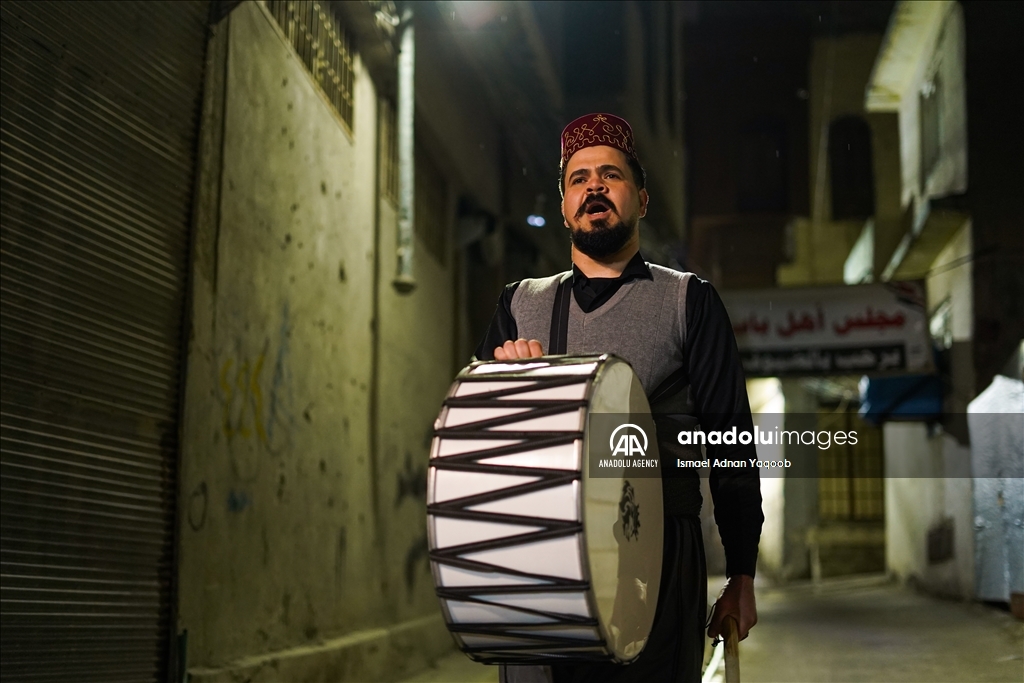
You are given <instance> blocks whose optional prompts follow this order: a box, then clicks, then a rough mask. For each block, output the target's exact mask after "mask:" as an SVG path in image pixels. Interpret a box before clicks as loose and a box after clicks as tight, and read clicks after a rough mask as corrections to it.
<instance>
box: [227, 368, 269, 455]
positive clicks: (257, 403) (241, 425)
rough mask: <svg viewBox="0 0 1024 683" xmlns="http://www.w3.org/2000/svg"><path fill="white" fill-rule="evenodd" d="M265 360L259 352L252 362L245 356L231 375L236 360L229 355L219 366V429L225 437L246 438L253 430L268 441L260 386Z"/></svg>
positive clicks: (260, 437)
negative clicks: (220, 427)
mask: <svg viewBox="0 0 1024 683" xmlns="http://www.w3.org/2000/svg"><path fill="white" fill-rule="evenodd" d="M264 359H265V357H264V354H262V353H261V354H260V355H259V356H257V357H256V360H255V361H254V362H252V363H250V362H249V360H248V359H246V360H243V361H242V362H241V363H239V364H238V370H237V371H236V372H235V373H234V375H233V376H232V368H233V367H234V366H235V359H233V358H229V359H227V360H226V361H224V363H223V364H222V365H221V366H220V388H221V391H222V392H223V394H224V401H223V406H224V411H223V424H222V429H223V432H224V436H226V437H227V438H228V439H231V438H233V437H235V436H240V437H242V438H246V439H247V438H249V437H250V436H252V433H253V431H254V430H255V432H256V437H257V438H258V439H259V440H260V441H261V442H262V443H263V444H264V445H266V444H267V431H266V429H265V428H264V426H263V392H262V390H261V389H260V374H261V373H262V372H263V362H264ZM236 391H237V394H236ZM236 397H237V399H238V401H237V407H236ZM250 423H251V424H252V427H251V428H250Z"/></svg>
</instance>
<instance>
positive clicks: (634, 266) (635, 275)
mask: <svg viewBox="0 0 1024 683" xmlns="http://www.w3.org/2000/svg"><path fill="white" fill-rule="evenodd" d="M572 278H573V283H574V284H575V283H577V282H580V283H586V282H589V281H590V280H592V279H593V280H624V281H629V280H637V279H640V280H653V279H654V276H653V275H651V269H650V268H648V267H647V263H646V262H645V261H644V257H643V255H642V254H641V253H640V252H639V251H638V252H636V253H635V254H633V258H631V259H629V263H627V264H626V267H625V268H623V269H622V274H621V275H619V276H618V277H608V278H597V277H595V278H589V277H587V276H586V275H585V274H584V273H583V271H582V270H580V269H579V267H578V266H577V265H576V264H575V263H574V264H572Z"/></svg>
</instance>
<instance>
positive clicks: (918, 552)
mask: <svg viewBox="0 0 1024 683" xmlns="http://www.w3.org/2000/svg"><path fill="white" fill-rule="evenodd" d="M971 252H972V241H971V224H970V223H969V222H968V223H966V224H965V225H964V226H963V228H961V229H960V230H959V231H958V232H957V233H956V235H954V236H953V238H952V239H951V240H950V242H949V244H948V245H947V246H946V248H945V249H943V250H942V252H941V253H940V254H939V255H938V257H937V258H936V259H935V261H934V262H933V263H932V266H931V271H932V273H933V275H932V276H931V277H929V278H928V287H927V290H928V309H929V310H930V311H931V310H934V309H935V308H936V307H937V306H938V305H939V304H940V303H941V302H943V301H945V300H947V299H948V300H949V302H950V323H951V328H952V337H953V339H952V341H953V346H952V348H951V349H950V362H951V366H952V367H951V371H950V374H949V379H950V382H951V384H950V386H949V387H948V389H947V394H948V397H947V402H946V409H947V411H949V415H948V416H947V418H946V423H945V424H943V426H942V427H941V428H940V431H939V432H932V433H929V430H928V427H927V425H925V424H924V423H888V424H886V425H885V426H884V428H883V435H884V439H885V453H886V458H885V463H886V464H885V466H886V481H885V484H886V488H885V524H886V529H885V530H886V566H887V568H888V570H889V571H891V572H892V573H894V574H895V575H897V576H899V577H900V578H901V579H903V580H908V581H914V582H916V583H918V584H919V585H920V586H922V587H923V588H925V589H927V590H929V591H932V592H934V593H939V594H943V595H949V596H953V597H961V598H970V597H972V596H973V595H974V527H973V513H972V499H971V491H972V481H971V478H970V467H971V465H970V449H969V447H968V445H967V437H966V425H965V424H964V422H965V420H964V415H963V414H964V412H965V411H966V399H967V398H968V397H969V396H971V391H972V388H973V374H972V373H971V357H970V351H969V349H970V343H971V335H972V333H973V322H974V314H973V296H972V293H971V290H972V276H971V271H972V264H971V262H970V258H969V257H970V255H971ZM965 349H966V350H965ZM944 520H948V521H951V522H952V525H953V556H952V558H950V559H948V560H944V561H942V562H938V563H935V564H929V562H928V555H927V539H928V532H929V530H932V529H935V528H937V527H938V526H939V525H940V524H941V523H943V521H944Z"/></svg>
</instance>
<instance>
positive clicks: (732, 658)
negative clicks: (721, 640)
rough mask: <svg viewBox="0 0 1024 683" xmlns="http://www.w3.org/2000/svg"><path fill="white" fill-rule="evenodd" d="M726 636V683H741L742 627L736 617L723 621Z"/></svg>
mask: <svg viewBox="0 0 1024 683" xmlns="http://www.w3.org/2000/svg"><path fill="white" fill-rule="evenodd" d="M722 631H723V632H724V634H725V683H740V626H739V624H738V623H736V618H735V617H726V618H725V619H723V620H722Z"/></svg>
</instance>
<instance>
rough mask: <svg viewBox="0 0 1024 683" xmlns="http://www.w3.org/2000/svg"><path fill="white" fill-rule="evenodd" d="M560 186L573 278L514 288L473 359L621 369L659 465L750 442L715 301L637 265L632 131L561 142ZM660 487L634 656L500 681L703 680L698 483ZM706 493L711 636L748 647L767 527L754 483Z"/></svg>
mask: <svg viewBox="0 0 1024 683" xmlns="http://www.w3.org/2000/svg"><path fill="white" fill-rule="evenodd" d="M560 173H561V176H560V180H559V190H560V191H561V193H562V216H563V217H564V224H565V227H566V228H567V229H568V230H569V231H570V233H569V234H570V239H571V242H572V264H573V265H572V270H571V271H570V272H566V273H560V274H558V275H555V276H553V277H548V278H542V279H528V280H523V281H522V282H517V283H513V284H511V285H508V286H507V287H506V288H505V291H504V292H503V294H502V296H501V298H500V300H499V302H498V307H497V310H496V312H495V316H494V319H493V320H492V321H491V325H490V327H489V329H488V331H487V333H486V335H485V337H484V340H483V341H482V342H481V344H480V347H479V348H478V349H477V353H476V355H477V357H478V358H480V359H484V360H489V359H497V360H509V359H516V358H530V357H536V356H541V355H543V354H544V353H545V351H548V352H551V353H569V354H574V355H579V354H590V353H614V354H616V355H618V356H620V357H622V358H624V359H625V360H627V361H629V362H630V364H631V365H632V366H633V369H634V371H635V372H636V373H637V375H638V377H639V378H640V381H641V383H642V384H643V387H644V390H645V391H646V393H647V395H648V398H649V399H650V402H651V410H652V413H654V417H655V423H656V425H657V428H658V444H659V449H660V452H661V455H662V462H663V463H667V462H672V463H674V462H675V460H676V458H683V459H690V460H693V459H700V457H699V454H695V453H693V452H689V453H687V452H685V451H684V450H683V448H684V447H682V446H680V445H679V444H678V441H677V439H676V435H677V434H678V432H679V431H680V430H681V429H692V428H693V427H694V426H695V423H697V422H699V423H700V427H701V428H702V429H703V430H704V431H705V432H707V431H710V430H722V431H727V430H730V429H732V428H733V427H736V428H738V429H739V430H748V431H752V429H753V427H752V421H751V417H750V407H749V403H748V401H747V394H746V385H745V383H744V380H743V374H742V370H741V367H740V364H739V354H738V351H737V349H736V340H735V338H734V336H733V333H732V327H731V325H730V323H729V319H728V316H727V315H726V313H725V309H724V307H723V305H722V302H721V300H720V299H719V297H718V294H717V293H716V292H715V290H714V289H713V288H712V287H711V285H710V284H708V283H707V282H705V281H703V280H701V279H699V278H697V277H696V276H694V275H693V274H691V273H680V272H677V271H674V270H670V269H668V268H662V267H660V266H657V265H651V264H648V263H645V262H644V260H643V257H642V256H641V255H640V251H639V245H640V232H639V222H640V219H641V218H643V217H644V215H645V214H646V213H647V203H648V199H649V198H648V194H647V190H646V189H644V186H645V174H644V170H643V168H642V166H641V165H640V161H639V159H638V158H637V155H636V150H635V147H634V141H633V132H632V129H631V128H630V126H629V124H628V123H626V121H624V120H623V119H621V118H619V117H617V116H613V115H611V114H590V115H587V116H583V117H580V118H578V119H576V120H575V121H573V122H572V123H570V124H569V125H568V126H567V127H566V128H565V130H564V131H563V132H562V156H561V164H560ZM570 290H571V296H569V292H570ZM707 451H708V452H707V457H709V458H715V457H718V458H728V459H730V460H745V459H747V458H753V457H756V453H755V451H754V447H753V445H748V446H743V445H739V444H736V445H731V446H708V447H707ZM662 474H663V489H664V503H665V549H664V564H663V571H662V582H661V586H662V588H661V592H660V594H659V599H658V607H657V612H656V615H655V619H654V625H653V626H652V630H651V635H650V637H649V639H648V642H647V645H646V647H645V648H644V651H643V652H642V653H641V655H640V656H639V657H638V658H637V660H635V661H634V662H633V663H631V664H629V665H628V666H621V665H614V664H565V665H556V666H552V667H551V668H550V669H548V668H547V667H525V666H508V667H503V670H502V672H501V676H502V679H503V680H506V681H510V682H514V681H543V680H549V681H552V680H553V681H554V682H555V683H563V682H566V681H572V682H574V683H575V682H581V683H582V682H583V681H586V682H588V683H590V682H600V681H616V682H618V681H645V682H646V681H659V682H660V681H679V682H684V681H699V680H700V674H701V664H702V660H703V653H704V633H703V630H704V625H705V618H706V616H707V597H706V586H707V577H706V572H707V570H706V566H705V563H704V547H703V540H702V537H701V528H700V507H701V502H702V501H701V494H700V480H699V475H698V474H697V472H696V471H694V470H672V469H671V468H667V467H664V465H663V473H662ZM710 486H711V493H712V497H713V499H714V503H715V519H716V522H717V523H718V527H719V531H720V532H721V537H722V542H723V545H724V546H725V552H726V564H727V567H726V571H727V574H728V577H729V580H728V582H727V584H726V586H725V588H724V589H723V591H722V594H721V597H719V599H718V602H717V603H716V604H715V610H714V613H713V615H712V617H711V619H710V622H709V626H708V636H709V637H712V638H714V637H717V636H718V635H719V634H720V633H721V631H722V620H723V619H724V618H725V617H726V616H731V617H734V618H735V619H736V621H737V623H738V625H739V632H740V637H741V638H744V637H746V635H747V633H748V631H749V630H750V628H751V627H752V626H753V625H754V623H755V622H756V621H757V610H756V607H755V603H754V591H753V577H754V567H755V564H756V561H757V543H758V540H759V538H760V534H761V524H762V522H763V520H764V517H763V515H762V513H761V495H760V486H759V480H758V471H757V469H754V468H747V469H736V470H721V469H718V470H716V469H713V470H712V472H711V475H710Z"/></svg>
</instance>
